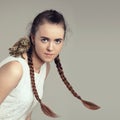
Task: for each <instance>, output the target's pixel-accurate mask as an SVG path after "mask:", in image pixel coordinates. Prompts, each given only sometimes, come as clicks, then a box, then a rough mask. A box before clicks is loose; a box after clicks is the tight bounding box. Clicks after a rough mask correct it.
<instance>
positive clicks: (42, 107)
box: [28, 53, 57, 118]
mask: <svg viewBox="0 0 120 120" xmlns="http://www.w3.org/2000/svg"><path fill="white" fill-rule="evenodd" d="M28 65H29V68H30V77H31V85H32V91H33V94H34V96H35V98H36V99H37V101H38V102H39V103H40V105H41V109H42V111H43V112H44V114H46V115H47V116H50V117H53V118H55V117H57V115H56V114H55V113H54V112H52V110H50V108H48V107H47V106H46V105H45V104H43V103H42V101H41V99H40V98H39V95H38V92H37V89H36V85H35V79H34V69H33V62H32V58H31V54H30V53H28Z"/></svg>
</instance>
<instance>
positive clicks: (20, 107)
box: [0, 56, 46, 120]
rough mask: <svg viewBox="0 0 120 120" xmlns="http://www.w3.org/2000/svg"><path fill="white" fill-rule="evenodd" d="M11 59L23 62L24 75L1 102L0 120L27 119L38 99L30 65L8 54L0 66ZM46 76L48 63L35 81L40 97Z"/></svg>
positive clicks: (37, 74) (43, 66)
mask: <svg viewBox="0 0 120 120" xmlns="http://www.w3.org/2000/svg"><path fill="white" fill-rule="evenodd" d="M10 61H18V62H20V63H21V65H22V68H23V75H22V78H21V80H20V81H19V83H18V85H17V86H16V88H15V89H13V90H12V91H11V92H10V94H9V95H8V96H7V97H6V98H5V100H4V101H3V102H2V103H1V105H0V120H25V119H26V117H27V115H28V114H29V113H30V112H31V111H32V110H33V108H34V107H35V106H36V104H37V100H36V99H35V97H34V95H33V92H32V87H31V80H30V71H29V66H28V64H27V62H26V61H25V60H24V59H23V58H21V57H17V58H16V57H12V56H8V57H7V58H6V59H4V60H3V61H2V62H1V63H0V67H1V66H2V65H4V64H6V63H8V62H10ZM45 77H46V63H44V64H43V65H42V66H41V68H40V73H35V83H36V88H37V91H38V94H39V97H40V98H42V96H43V86H44V80H45Z"/></svg>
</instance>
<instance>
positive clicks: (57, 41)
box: [41, 38, 62, 44]
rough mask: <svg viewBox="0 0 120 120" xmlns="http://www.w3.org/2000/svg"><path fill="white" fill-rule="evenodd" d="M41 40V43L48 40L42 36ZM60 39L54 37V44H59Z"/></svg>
mask: <svg viewBox="0 0 120 120" xmlns="http://www.w3.org/2000/svg"><path fill="white" fill-rule="evenodd" d="M41 41H42V42H43V43H46V42H48V41H49V40H48V39H47V38H42V39H41ZM61 41H62V40H60V39H56V40H55V43H56V44H60V43H61Z"/></svg>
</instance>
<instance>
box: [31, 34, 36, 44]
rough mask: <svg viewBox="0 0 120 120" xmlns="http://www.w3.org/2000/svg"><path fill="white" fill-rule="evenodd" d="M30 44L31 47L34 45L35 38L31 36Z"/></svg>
mask: <svg viewBox="0 0 120 120" xmlns="http://www.w3.org/2000/svg"><path fill="white" fill-rule="evenodd" d="M31 42H32V44H33V45H34V44H35V37H34V35H32V34H31Z"/></svg>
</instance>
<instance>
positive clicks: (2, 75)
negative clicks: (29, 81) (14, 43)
mask: <svg viewBox="0 0 120 120" xmlns="http://www.w3.org/2000/svg"><path fill="white" fill-rule="evenodd" d="M21 76H22V65H21V64H20V63H19V62H17V61H12V62H9V63H7V64H5V65H3V66H2V67H1V68H0V104H1V103H2V101H4V99H5V98H6V96H7V95H8V94H9V93H10V92H11V91H12V90H13V89H14V88H15V87H16V86H17V85H18V83H19V81H20V79H21Z"/></svg>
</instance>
